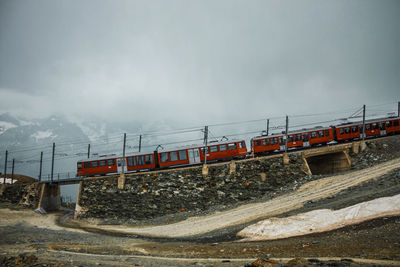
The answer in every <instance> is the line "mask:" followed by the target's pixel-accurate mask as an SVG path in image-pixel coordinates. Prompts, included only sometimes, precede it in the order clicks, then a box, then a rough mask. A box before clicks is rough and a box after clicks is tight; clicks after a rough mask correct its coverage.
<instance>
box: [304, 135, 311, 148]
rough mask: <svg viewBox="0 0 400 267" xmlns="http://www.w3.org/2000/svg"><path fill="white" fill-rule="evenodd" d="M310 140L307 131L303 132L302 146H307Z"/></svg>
mask: <svg viewBox="0 0 400 267" xmlns="http://www.w3.org/2000/svg"><path fill="white" fill-rule="evenodd" d="M309 146H310V140H309V139H308V133H305V134H303V147H309Z"/></svg>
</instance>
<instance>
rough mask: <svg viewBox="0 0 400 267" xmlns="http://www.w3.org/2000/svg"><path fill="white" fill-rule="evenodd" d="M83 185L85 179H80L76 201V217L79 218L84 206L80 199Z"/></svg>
mask: <svg viewBox="0 0 400 267" xmlns="http://www.w3.org/2000/svg"><path fill="white" fill-rule="evenodd" d="M82 186H83V181H80V182H79V189H78V196H77V197H76V202H75V212H74V219H77V218H78V215H79V214H80V213H81V212H82V207H81V205H80V199H81V194H82Z"/></svg>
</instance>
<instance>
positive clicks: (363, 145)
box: [360, 140, 367, 152]
mask: <svg viewBox="0 0 400 267" xmlns="http://www.w3.org/2000/svg"><path fill="white" fill-rule="evenodd" d="M365 149H367V144H366V143H365V140H362V141H361V142H360V151H361V152H363V151H364V150H365Z"/></svg>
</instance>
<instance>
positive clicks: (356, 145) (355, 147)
mask: <svg viewBox="0 0 400 267" xmlns="http://www.w3.org/2000/svg"><path fill="white" fill-rule="evenodd" d="M359 148H360V144H359V143H358V142H353V143H352V149H353V153H354V154H358V152H359Z"/></svg>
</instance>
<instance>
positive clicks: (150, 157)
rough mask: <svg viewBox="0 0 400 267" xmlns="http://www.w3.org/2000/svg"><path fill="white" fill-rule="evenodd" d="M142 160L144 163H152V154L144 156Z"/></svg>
mask: <svg viewBox="0 0 400 267" xmlns="http://www.w3.org/2000/svg"><path fill="white" fill-rule="evenodd" d="M144 162H145V163H146V165H148V164H153V155H146V156H144Z"/></svg>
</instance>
